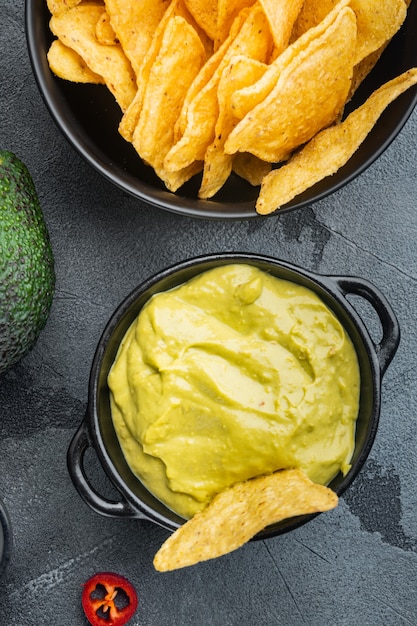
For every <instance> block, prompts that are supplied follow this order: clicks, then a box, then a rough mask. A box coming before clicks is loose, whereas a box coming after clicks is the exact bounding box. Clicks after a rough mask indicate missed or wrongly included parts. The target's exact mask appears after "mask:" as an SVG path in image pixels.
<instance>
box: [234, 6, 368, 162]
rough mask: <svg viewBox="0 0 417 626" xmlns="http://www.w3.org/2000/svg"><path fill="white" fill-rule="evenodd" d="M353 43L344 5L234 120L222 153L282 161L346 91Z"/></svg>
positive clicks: (328, 117) (324, 122) (331, 113)
mask: <svg viewBox="0 0 417 626" xmlns="http://www.w3.org/2000/svg"><path fill="white" fill-rule="evenodd" d="M355 41H356V18H355V14H354V12H353V11H352V10H351V9H350V8H349V7H344V8H342V10H341V11H339V12H338V13H337V14H336V16H335V19H334V21H333V23H331V24H330V26H329V27H328V28H326V30H325V32H324V34H323V35H321V36H320V37H318V38H316V39H313V40H312V41H311V42H310V43H309V45H308V46H307V49H306V50H305V51H303V52H301V53H299V54H297V55H296V56H295V57H294V58H293V59H292V60H291V61H290V63H289V64H288V65H287V67H285V68H284V69H283V71H282V72H281V73H280V75H279V77H278V80H277V83H276V85H275V87H274V88H273V90H272V91H271V93H270V94H269V95H268V96H267V97H266V98H264V100H263V101H262V102H261V103H260V104H258V105H257V106H256V107H255V108H254V109H253V110H251V111H249V113H248V114H247V115H246V116H245V117H244V118H243V120H241V121H240V122H239V124H238V125H237V126H236V128H235V129H234V130H233V131H232V132H231V134H230V135H229V137H228V139H227V141H226V144H225V152H227V153H228V154H234V153H235V152H251V153H252V154H255V155H256V156H258V157H259V158H260V159H262V160H263V161H269V162H271V163H274V162H279V161H283V160H286V159H287V158H288V156H289V155H290V154H291V152H292V151H293V150H294V149H295V148H297V147H298V146H300V145H302V144H303V143H305V142H306V141H308V140H309V139H311V137H313V136H314V135H315V134H316V133H317V132H318V131H319V130H321V129H322V128H325V127H326V126H328V125H329V124H331V123H332V122H333V121H334V120H335V119H336V118H337V116H338V115H339V114H340V111H341V110H342V109H343V107H344V104H345V101H346V98H347V95H348V93H349V89H350V84H351V80H352V73H353V58H354V50H355ZM261 80H262V79H261Z"/></svg>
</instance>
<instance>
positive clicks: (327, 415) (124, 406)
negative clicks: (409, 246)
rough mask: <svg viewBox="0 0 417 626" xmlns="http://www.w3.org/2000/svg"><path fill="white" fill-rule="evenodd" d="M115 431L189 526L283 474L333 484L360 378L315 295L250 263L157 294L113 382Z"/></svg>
mask: <svg viewBox="0 0 417 626" xmlns="http://www.w3.org/2000/svg"><path fill="white" fill-rule="evenodd" d="M108 383H109V387H110V392H111V393H110V400H111V410H112V417H113V422H114V426H115V429H116V433H117V436H118V439H119V441H120V445H121V447H122V450H123V453H124V455H125V458H126V460H127V462H128V464H129V466H130V467H131V469H132V471H133V472H134V474H136V475H137V476H138V477H139V478H140V480H141V481H142V482H143V483H144V485H145V486H146V487H147V488H148V489H149V490H150V491H151V492H152V493H153V494H154V495H155V496H156V497H157V498H159V499H160V500H161V501H162V502H164V503H165V504H166V505H167V506H168V507H169V508H171V509H172V510H174V511H175V512H177V513H178V514H179V515H181V516H183V517H185V518H189V517H191V516H193V515H194V514H195V513H196V512H197V511H199V510H201V509H203V508H204V507H205V506H206V505H207V504H208V502H209V501H210V500H211V499H212V498H213V496H214V495H215V494H216V493H218V492H220V491H222V490H223V489H225V488H227V487H229V486H230V485H232V484H234V483H236V482H239V481H243V480H246V479H248V478H252V477H255V476H258V475H263V474H268V473H270V472H274V471H276V470H279V469H283V468H291V467H296V468H301V469H303V470H304V471H305V472H306V473H307V475H308V476H309V478H310V479H311V480H313V481H314V482H316V483H321V484H328V483H329V482H330V481H331V480H332V478H333V477H334V476H335V475H336V474H337V473H338V472H339V471H341V472H342V473H343V474H345V473H346V472H347V471H348V470H349V467H350V465H349V464H350V460H351V457H352V453H353V449H354V438H355V425H356V418H357V414H358V405H359V387H360V374H359V366H358V362H357V357H356V353H355V350H354V348H353V345H352V342H351V340H350V338H349V337H348V335H347V333H346V332H345V330H344V328H343V327H342V326H341V324H340V322H339V321H338V320H337V318H336V317H335V316H334V314H333V313H332V312H331V311H330V310H329V308H328V307H326V306H325V304H324V303H323V302H322V301H321V300H320V299H319V297H318V296H317V295H316V294H315V293H313V292H312V291H310V290H309V289H306V288H304V287H302V286H300V285H298V284H295V283H292V282H288V281H285V280H281V279H279V278H275V277H274V276H271V275H269V274H267V273H266V272H263V271H261V270H259V269H257V268H256V267H253V266H251V265H246V264H232V265H227V266H222V267H218V268H215V269H213V270H209V271H207V272H205V273H202V274H200V275H198V276H196V277H195V278H193V279H191V280H190V281H189V282H187V283H185V284H183V285H180V286H179V287H176V288H174V289H172V290H170V291H166V292H162V293H159V294H156V295H155V296H153V297H152V298H151V300H149V302H148V303H147V304H146V305H145V306H144V307H143V309H142V310H141V312H140V314H139V316H138V317H137V319H136V320H135V321H134V323H133V324H132V325H131V326H130V328H129V330H128V331H127V333H126V335H125V337H124V339H123V341H122V343H121V345H120V348H119V350H118V353H117V356H116V359H115V362H114V364H113V366H112V368H111V371H110V373H109V377H108Z"/></svg>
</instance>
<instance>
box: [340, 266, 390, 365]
mask: <svg viewBox="0 0 417 626" xmlns="http://www.w3.org/2000/svg"><path fill="white" fill-rule="evenodd" d="M332 279H334V280H335V282H336V284H337V285H338V287H339V289H340V290H341V291H342V293H343V295H344V296H346V295H349V294H351V295H356V296H361V297H362V298H365V300H367V301H368V302H369V304H371V305H372V307H373V308H374V310H375V312H376V314H377V315H378V318H379V321H380V322H381V327H382V338H381V341H380V342H379V343H375V342H373V341H372V343H373V344H374V348H375V352H376V355H377V357H378V361H379V367H380V370H381V375H382V376H383V375H384V374H385V372H386V370H387V368H388V365H389V364H390V363H391V361H392V359H393V357H394V355H395V353H396V351H397V348H398V345H399V343H400V327H399V324H398V320H397V318H396V315H395V313H394V311H393V309H392V307H391V305H390V304H389V302H388V301H387V300H386V298H385V296H384V295H383V294H382V293H381V292H380V291H379V290H378V288H377V287H375V285H373V284H372V283H370V282H368V281H367V280H365V279H363V278H357V277H346V276H332Z"/></svg>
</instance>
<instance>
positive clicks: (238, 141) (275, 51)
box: [46, 0, 417, 214]
mask: <svg viewBox="0 0 417 626" xmlns="http://www.w3.org/2000/svg"><path fill="white" fill-rule="evenodd" d="M46 1H47V4H48V8H49V10H50V12H51V14H52V17H51V20H50V28H51V30H52V32H53V34H54V35H55V36H56V39H55V40H54V41H53V43H52V45H51V47H50V50H49V53H48V61H49V65H50V67H51V69H52V71H53V72H54V73H55V74H56V75H57V76H59V77H60V78H63V79H66V80H70V81H74V82H84V83H85V82H90V83H102V84H105V85H106V86H107V87H108V89H109V90H110V91H111V93H112V94H113V95H114V97H115V99H116V101H117V102H118V104H119V106H120V108H121V111H122V113H123V117H122V119H121V122H120V126H119V131H120V133H121V135H122V136H123V137H124V138H125V139H126V140H127V141H129V142H131V143H132V144H133V146H134V148H135V149H136V151H137V153H138V154H139V156H140V157H141V159H142V160H143V161H144V162H145V163H147V164H148V165H150V166H151V167H152V168H153V169H154V170H155V172H156V174H157V175H158V176H159V178H160V179H161V180H162V181H163V182H164V184H165V186H166V187H167V189H169V190H170V191H172V192H175V191H177V190H178V189H179V188H180V187H181V186H182V185H183V184H184V183H185V182H186V181H187V180H189V179H190V178H191V177H192V176H194V175H195V174H197V173H200V172H202V181H201V186H200V189H199V197H200V198H211V197H213V196H214V195H215V194H216V193H217V192H218V191H219V190H220V189H221V188H222V186H223V185H224V183H225V182H226V181H227V179H228V178H229V176H230V174H231V172H232V171H233V172H235V173H236V174H237V175H238V176H240V177H242V178H244V179H245V180H247V181H249V182H250V184H252V185H260V193H259V198H258V201H257V204H256V210H257V211H258V213H261V214H268V213H271V212H273V211H275V210H276V209H277V208H279V207H280V206H282V205H284V204H286V203H287V202H289V201H290V200H292V199H293V198H294V197H296V196H297V195H298V194H300V193H301V192H303V191H304V190H305V189H308V188H309V187H311V186H312V185H313V184H315V183H316V182H317V181H319V180H320V179H322V178H325V177H326V176H329V175H331V174H333V173H334V172H336V171H337V170H338V169H339V168H340V167H341V166H342V165H344V163H346V162H347V161H348V160H349V158H350V157H351V156H352V154H353V153H354V152H355V151H356V149H357V148H358V147H359V145H360V144H361V142H362V141H363V140H364V138H365V137H366V135H367V134H368V133H369V131H370V130H371V129H372V127H373V126H374V124H375V123H376V121H377V119H378V118H379V116H380V115H381V113H382V111H383V110H384V109H385V108H386V106H387V105H388V104H389V103H390V102H391V101H392V100H393V99H394V98H396V97H397V96H398V95H400V94H401V93H402V92H403V91H405V90H406V89H408V88H409V87H410V86H411V85H414V84H416V82H417V68H413V69H411V70H409V71H407V72H405V73H404V74H402V75H401V76H399V77H397V78H396V79H394V80H393V81H391V82H389V83H387V84H386V85H384V86H383V87H382V88H381V89H380V90H378V91H377V92H375V93H374V94H373V96H372V98H371V99H370V100H369V101H368V102H366V103H365V104H364V105H363V106H362V107H361V108H360V109H358V110H357V111H355V112H354V113H352V115H351V116H349V117H348V118H347V119H346V120H344V121H342V119H343V118H342V116H343V111H344V107H345V104H346V102H347V101H348V100H349V99H350V98H351V97H352V95H353V93H354V92H355V90H356V89H357V87H358V86H359V84H360V83H361V82H362V80H363V79H364V78H365V76H367V74H368V73H369V71H370V70H371V69H372V67H373V66H374V64H375V63H376V62H377V60H378V59H379V57H380V55H381V53H382V51H383V50H384V49H385V47H386V45H387V44H388V42H389V41H390V40H391V38H392V37H393V36H394V35H395V33H396V32H397V31H398V29H399V28H400V27H401V25H402V23H403V21H404V19H405V17H406V14H407V8H408V5H409V4H410V1H411V0H256V1H254V0H46Z"/></svg>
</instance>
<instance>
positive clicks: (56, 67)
mask: <svg viewBox="0 0 417 626" xmlns="http://www.w3.org/2000/svg"><path fill="white" fill-rule="evenodd" d="M47 58H48V63H49V67H50V68H51V70H52V71H53V73H54V74H55V75H56V76H58V77H59V78H62V79H64V80H70V81H72V82H73V83H96V84H104V80H103V77H102V76H99V75H98V74H95V73H94V72H92V71H91V70H90V68H89V67H88V66H87V65H86V64H85V62H84V60H83V59H82V58H81V57H80V55H79V54H77V53H76V52H75V51H74V50H72V48H68V46H65V45H64V44H63V43H62V42H61V41H60V40H59V39H55V40H54V41H53V42H52V43H51V46H50V48H49V50H48V54H47Z"/></svg>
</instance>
